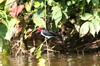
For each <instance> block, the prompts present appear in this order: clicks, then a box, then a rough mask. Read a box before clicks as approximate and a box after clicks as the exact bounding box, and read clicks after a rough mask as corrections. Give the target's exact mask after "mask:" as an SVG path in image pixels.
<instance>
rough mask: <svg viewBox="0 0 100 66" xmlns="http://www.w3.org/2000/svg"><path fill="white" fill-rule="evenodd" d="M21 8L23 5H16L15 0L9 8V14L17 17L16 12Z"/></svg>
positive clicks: (19, 11) (18, 12)
mask: <svg viewBox="0 0 100 66" xmlns="http://www.w3.org/2000/svg"><path fill="white" fill-rule="evenodd" d="M23 9H24V5H19V6H17V3H16V2H15V3H14V5H13V6H12V8H10V9H9V11H10V14H11V16H13V17H14V18H16V19H17V18H18V14H20V13H21V11H22V10H23Z"/></svg>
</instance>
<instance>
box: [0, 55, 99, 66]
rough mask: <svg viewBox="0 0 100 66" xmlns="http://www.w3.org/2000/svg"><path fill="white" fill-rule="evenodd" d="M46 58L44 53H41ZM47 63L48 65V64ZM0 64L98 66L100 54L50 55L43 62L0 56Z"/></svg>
mask: <svg viewBox="0 0 100 66" xmlns="http://www.w3.org/2000/svg"><path fill="white" fill-rule="evenodd" d="M43 57H44V58H46V55H45V54H44V55H43ZM48 64H49V65H48ZM0 66H100V55H99V54H90V55H84V56H83V55H64V54H55V55H50V58H49V60H48V61H46V62H45V64H40V65H39V64H38V60H37V59H34V58H33V57H29V56H17V57H10V56H9V57H0Z"/></svg>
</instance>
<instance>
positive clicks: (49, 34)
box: [38, 28, 62, 40]
mask: <svg viewBox="0 0 100 66" xmlns="http://www.w3.org/2000/svg"><path fill="white" fill-rule="evenodd" d="M38 31H39V32H41V35H42V36H44V37H45V38H47V39H50V38H53V37H54V38H56V39H57V40H62V39H61V36H59V35H58V34H57V33H55V32H53V31H48V30H46V29H42V28H38Z"/></svg>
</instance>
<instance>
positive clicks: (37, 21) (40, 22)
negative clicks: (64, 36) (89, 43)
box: [33, 17, 46, 28]
mask: <svg viewBox="0 0 100 66" xmlns="http://www.w3.org/2000/svg"><path fill="white" fill-rule="evenodd" d="M33 21H34V23H35V25H36V26H39V27H42V28H46V22H45V21H44V20H43V19H42V18H40V17H34V18H33Z"/></svg>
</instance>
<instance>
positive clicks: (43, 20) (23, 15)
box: [0, 0, 100, 55]
mask: <svg viewBox="0 0 100 66" xmlns="http://www.w3.org/2000/svg"><path fill="white" fill-rule="evenodd" d="M99 1H100V0H28V1H26V0H25V1H24V0H21V1H20V0H19V1H17V2H16V0H0V29H1V30H0V38H3V39H7V40H10V39H11V38H12V37H13V34H14V33H16V31H17V32H18V33H20V32H22V33H25V30H26V29H27V28H29V27H30V25H31V28H32V29H36V28H37V27H42V28H46V29H50V30H54V31H58V30H59V29H58V28H62V25H63V24H64V23H65V22H66V23H67V22H70V23H71V24H73V25H74V27H75V29H76V30H77V32H79V36H80V37H83V36H85V35H86V34H92V35H93V36H94V37H95V34H98V33H99V31H100V6H99V5H100V2H99ZM2 6H3V7H2ZM65 29H67V26H66V28H65ZM70 29H72V30H73V29H74V28H70ZM67 32H69V31H67ZM69 34H71V33H69ZM18 35H20V34H18ZM40 54H41V47H39V49H38V50H37V55H40Z"/></svg>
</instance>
